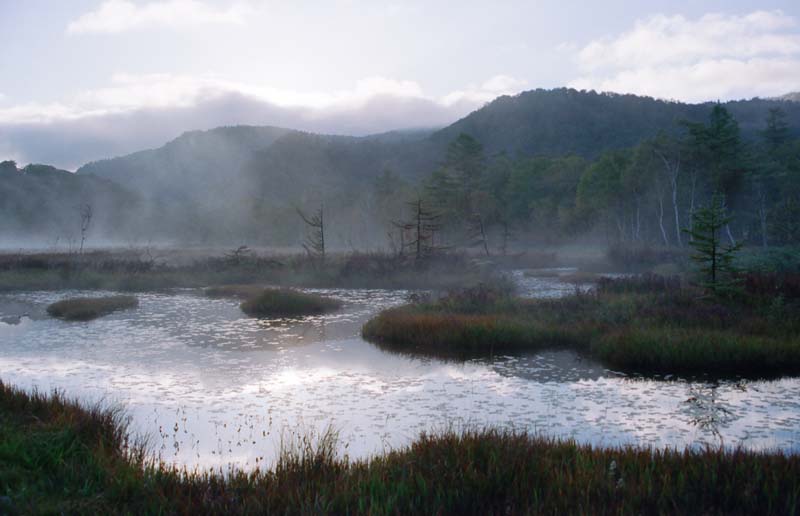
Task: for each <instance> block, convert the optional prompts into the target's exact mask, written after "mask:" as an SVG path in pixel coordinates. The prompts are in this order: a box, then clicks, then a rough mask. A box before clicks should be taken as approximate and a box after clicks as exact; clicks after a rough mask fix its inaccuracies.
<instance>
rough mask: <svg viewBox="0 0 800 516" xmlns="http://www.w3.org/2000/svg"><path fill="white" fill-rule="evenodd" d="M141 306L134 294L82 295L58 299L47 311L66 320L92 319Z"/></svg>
mask: <svg viewBox="0 0 800 516" xmlns="http://www.w3.org/2000/svg"><path fill="white" fill-rule="evenodd" d="M137 306H139V300H138V299H136V298H135V297H134V296H105V297H80V298H73V299H64V300H61V301H56V302H55V303H52V304H51V305H49V306H48V307H47V313H48V314H50V315H51V316H53V317H57V318H59V319H64V320H65V321H91V320H92V319H97V318H98V317H103V316H104V315H108V314H111V313H114V312H116V311H119V310H127V309H130V308H136V307H137Z"/></svg>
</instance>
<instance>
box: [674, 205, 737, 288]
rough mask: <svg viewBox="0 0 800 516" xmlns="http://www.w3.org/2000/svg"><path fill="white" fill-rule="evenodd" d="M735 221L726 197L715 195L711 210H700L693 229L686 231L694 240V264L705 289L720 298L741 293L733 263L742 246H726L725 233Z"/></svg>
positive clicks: (703, 208) (693, 222) (693, 220)
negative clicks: (732, 218)
mask: <svg viewBox="0 0 800 516" xmlns="http://www.w3.org/2000/svg"><path fill="white" fill-rule="evenodd" d="M730 221H731V217H730V216H728V215H727V213H726V208H725V201H724V197H723V196H722V195H721V194H719V193H715V194H714V195H713V196H712V198H711V203H710V204H709V205H708V206H705V207H701V208H698V210H697V211H696V212H695V214H694V217H693V218H692V227H691V228H690V229H686V230H684V231H686V232H687V233H688V234H690V235H691V236H692V239H691V241H690V242H689V245H691V246H692V247H693V248H694V250H695V254H694V255H692V260H694V261H695V262H697V263H698V264H700V273H701V275H702V276H703V279H702V280H701V283H700V284H701V285H702V286H703V287H705V288H706V289H708V290H710V291H711V292H712V293H713V294H715V295H718V296H728V295H731V294H734V293H736V292H737V291H738V289H737V284H738V280H737V278H735V276H734V274H735V272H736V269H735V267H734V266H733V259H734V257H735V254H736V252H737V251H738V250H739V249H740V248H741V243H736V244H731V245H728V246H723V245H722V238H721V231H722V228H724V227H726V226H727V224H729V223H730Z"/></svg>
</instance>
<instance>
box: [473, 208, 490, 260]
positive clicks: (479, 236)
mask: <svg viewBox="0 0 800 516" xmlns="http://www.w3.org/2000/svg"><path fill="white" fill-rule="evenodd" d="M469 229H470V234H469V236H470V240H471V242H470V243H471V244H472V245H473V246H480V247H483V252H484V253H486V256H491V253H489V241H488V239H487V238H486V225H485V224H484V223H483V217H482V216H481V214H480V213H476V214H475V215H473V216H472V221H471V223H470V228H469Z"/></svg>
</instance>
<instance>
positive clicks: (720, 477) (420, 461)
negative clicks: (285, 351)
mask: <svg viewBox="0 0 800 516" xmlns="http://www.w3.org/2000/svg"><path fill="white" fill-rule="evenodd" d="M121 422H122V419H121V418H120V415H119V412H115V411H109V410H102V409H99V408H91V409H85V408H82V407H81V406H80V405H78V404H77V403H75V402H72V401H69V400H67V399H65V398H64V397H63V396H61V395H52V396H44V395H41V394H29V393H25V392H22V391H19V390H16V389H14V388H11V387H9V386H7V385H3V384H2V383H1V382H0V513H4V514H5V513H8V514H31V513H33V514H51V513H52V514H59V513H63V514H73V513H79V514H112V513H113V514H264V513H280V514H321V513H334V514H530V513H538V514H676V513H679V514H796V513H797V511H798V510H800V457H798V456H787V455H783V454H780V453H773V454H769V453H754V452H746V451H742V450H737V451H722V450H715V449H705V450H702V451H691V450H686V451H675V450H665V451H654V450H649V449H640V448H608V449H600V448H593V447H590V446H580V445H576V444H574V443H571V442H560V441H553V440H548V439H543V438H537V437H531V436H528V435H525V434H522V433H511V432H504V431H496V430H484V431H467V432H463V433H454V432H445V433H442V434H437V435H422V436H421V437H420V438H418V439H417V440H416V441H415V442H414V443H413V444H412V445H410V446H409V447H407V448H403V449H400V450H397V451H393V452H389V453H387V454H385V455H381V456H378V457H375V458H373V459H370V460H368V461H358V462H349V461H347V460H344V459H339V458H337V455H336V442H335V439H333V436H332V435H330V434H329V435H328V436H327V437H326V438H324V439H322V440H321V441H319V442H318V443H311V442H308V441H306V442H305V443H304V444H303V445H301V446H300V447H296V448H293V449H291V450H285V451H284V452H283V454H282V455H281V457H280V458H279V460H278V462H277V464H276V465H275V466H274V467H273V468H272V469H269V470H260V471H256V472H253V473H245V472H232V473H231V474H229V475H227V476H224V477H223V476H221V475H219V474H216V473H193V472H186V471H179V470H175V469H172V468H169V467H166V466H164V465H162V464H157V463H152V462H147V461H145V460H144V459H143V457H144V455H143V454H142V453H141V452H140V451H138V450H141V448H138V447H128V442H127V440H126V437H125V435H126V434H125V428H124V425H122V424H121Z"/></svg>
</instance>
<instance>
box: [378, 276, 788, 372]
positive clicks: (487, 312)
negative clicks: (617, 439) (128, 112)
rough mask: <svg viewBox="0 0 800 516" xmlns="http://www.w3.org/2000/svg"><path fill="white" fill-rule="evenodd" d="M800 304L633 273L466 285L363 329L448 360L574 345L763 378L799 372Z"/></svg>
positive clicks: (645, 362) (655, 368) (606, 358)
mask: <svg viewBox="0 0 800 516" xmlns="http://www.w3.org/2000/svg"><path fill="white" fill-rule="evenodd" d="M648 281H649V282H648ZM776 300H777V301H779V302H776ZM787 303H788V304H787ZM799 308H800V307H798V304H797V301H789V302H784V301H783V298H774V299H772V300H769V299H762V298H755V297H751V298H749V299H748V300H742V301H727V302H720V301H716V300H713V299H708V298H706V297H703V296H702V293H701V292H699V291H698V290H696V289H694V288H692V287H690V286H687V285H683V284H681V283H680V282H679V281H678V280H675V279H673V280H668V279H664V278H660V279H659V278H657V277H651V278H650V279H649V280H642V279H637V278H631V279H625V280H603V281H601V283H600V286H599V287H598V288H597V289H596V290H594V291H592V292H590V293H586V294H581V293H576V294H575V295H572V296H568V297H565V298H561V299H549V300H532V299H519V298H514V297H511V296H508V295H503V294H491V293H490V292H489V293H487V292H486V291H484V292H480V291H479V290H478V291H474V290H473V291H469V290H468V291H465V292H463V293H461V294H456V295H453V296H450V297H448V298H445V299H442V300H439V301H436V302H427V303H420V304H412V305H407V306H403V307H398V308H392V309H389V310H385V311H383V312H381V313H380V314H378V315H377V316H375V317H374V318H373V319H371V320H370V321H368V322H367V323H366V324H365V325H364V327H363V329H362V335H363V336H364V338H365V339H367V340H370V341H372V342H374V343H376V344H377V345H379V346H381V347H382V348H385V349H388V350H391V351H396V352H402V353H411V354H422V355H430V356H439V357H445V358H457V359H458V358H470V357H475V356H486V355H491V354H492V353H498V352H504V353H509V352H510V353H515V352H526V351H535V350H540V349H544V348H553V347H556V348H557V347H569V348H572V349H576V350H578V351H580V352H584V353H588V354H591V355H593V356H595V357H597V358H599V359H600V360H601V361H603V362H604V363H605V364H607V365H608V366H610V367H614V368H617V369H621V370H624V371H627V372H639V373H654V372H665V373H689V374H698V373H708V374H712V375H746V376H756V377H759V376H775V375H779V374H797V373H798V372H800V318H798V317H796V314H797V313H798V312H797V310H798V309H799ZM792 314H795V315H792Z"/></svg>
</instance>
